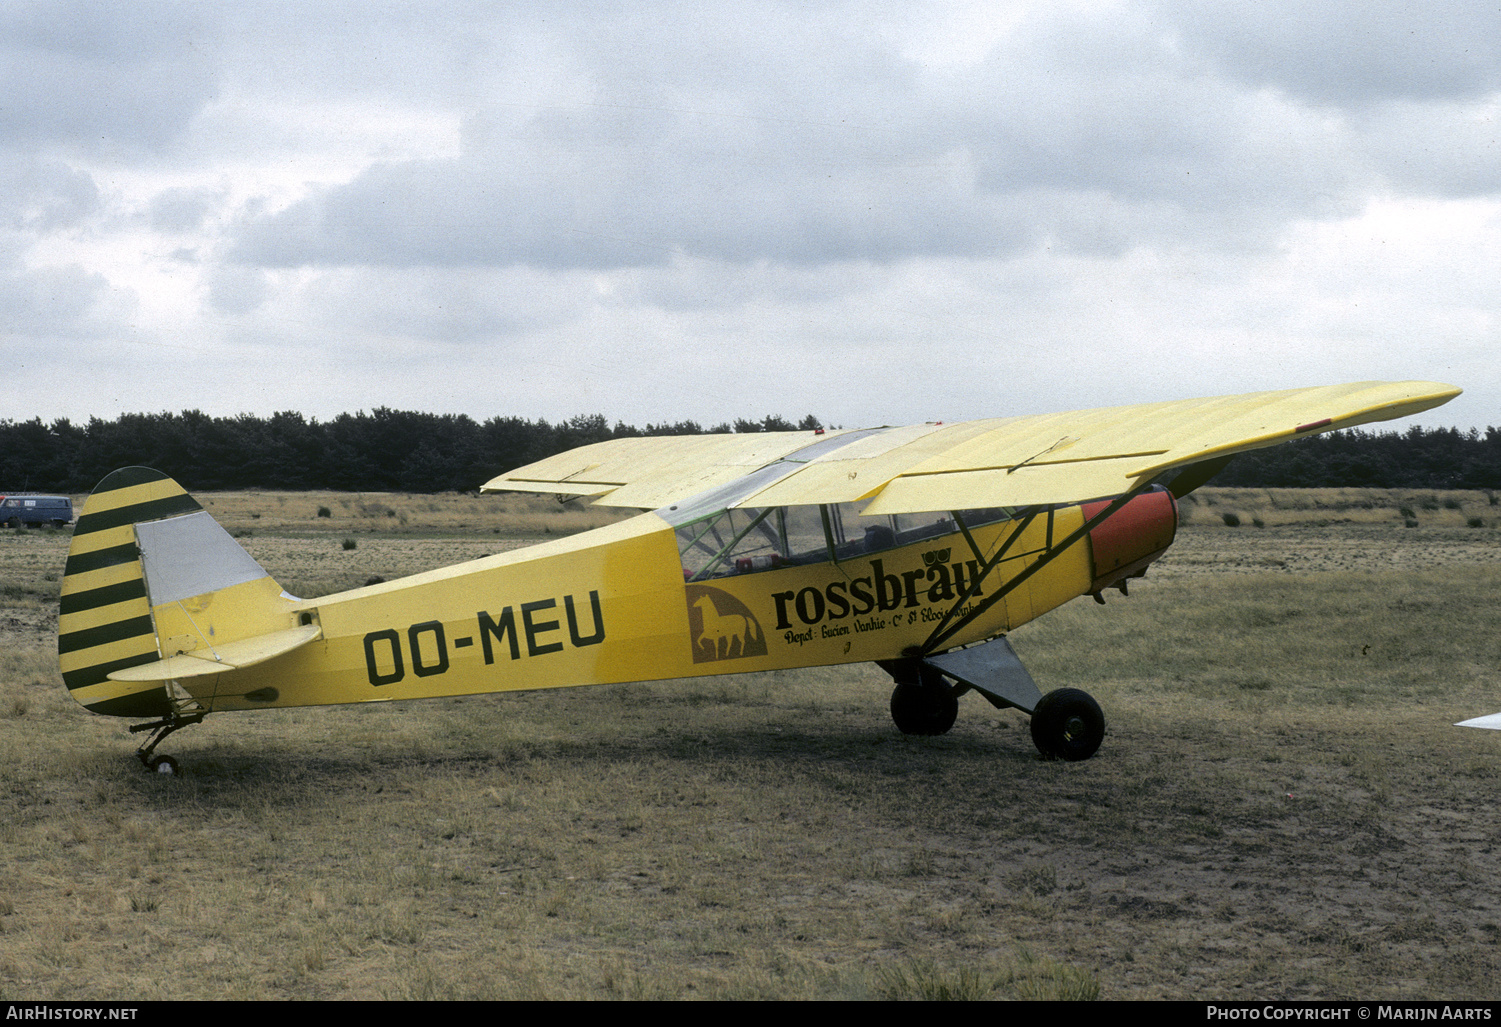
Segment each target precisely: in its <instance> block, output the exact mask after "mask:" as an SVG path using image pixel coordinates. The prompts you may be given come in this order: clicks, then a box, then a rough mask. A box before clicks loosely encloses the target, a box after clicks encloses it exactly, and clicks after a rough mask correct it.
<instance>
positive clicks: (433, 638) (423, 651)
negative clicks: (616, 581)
mask: <svg viewBox="0 0 1501 1027" xmlns="http://www.w3.org/2000/svg"><path fill="white" fill-rule="evenodd" d="M518 609H519V613H518ZM557 609H558V600H556V599H538V600H536V601H534V602H530V603H522V604H521V605H520V606H519V607H516V606H505V607H502V608H501V609H500V612H499V613H498V614H494V615H492V614H491V613H490V611H488V610H481V611H479V612H478V613H477V614H475V619H474V623H475V625H476V627H477V631H476V632H475V633H476V634H478V635H479V642H480V652H481V654H482V655H483V656H484V661H485V665H486V666H488V665H490V664H492V663H494V662H495V660H496V658H497V654H498V653H505V654H508V655H509V656H510V658H511V659H513V660H519V659H521V657H522V655H523V647H522V639H525V655H527V656H547V655H549V654H551V653H560V652H562V651H563V650H564V649H565V648H569V647H571V648H574V649H581V648H583V647H584V646H590V645H598V644H599V643H601V642H603V641H604V640H605V619H604V615H603V613H602V612H601V610H600V606H599V593H598V592H593V591H591V592H590V593H589V609H588V610H587V611H582V610H580V609H579V607H578V605H576V604H575V602H574V598H573V596H571V595H566V596H564V597H563V602H562V617H561V618H560V617H559V616H558V614H557V613H555V612H554V611H556V610H557ZM565 622H566V624H567V635H566V641H565V635H564V624H565ZM586 632H587V633H586ZM405 635H406V638H405V645H403V639H402V632H400V631H398V630H397V629H395V628H385V629H384V630H381V631H371V632H369V633H367V634H366V635H365V671H366V674H367V676H368V677H369V680H370V684H372V685H375V686H377V687H379V686H381V685H394V684H396V683H397V682H398V681H401V680H403V679H404V678H405V677H406V674H407V667H408V665H410V667H411V669H412V671H413V672H414V673H415V674H416V675H417V676H418V677H432V676H434V675H437V674H443V673H445V672H446V671H447V670H448V668H449V658H448V648H449V647H448V640H447V633H446V631H445V630H444V627H443V622H442V621H436V620H430V621H421V622H419V623H417V624H413V625H411V626H410V627H408V628H407V629H406V632H405ZM473 645H474V635H463V636H461V637H459V638H455V639H454V640H453V648H455V649H466V648H470V647H472V646H473Z"/></svg>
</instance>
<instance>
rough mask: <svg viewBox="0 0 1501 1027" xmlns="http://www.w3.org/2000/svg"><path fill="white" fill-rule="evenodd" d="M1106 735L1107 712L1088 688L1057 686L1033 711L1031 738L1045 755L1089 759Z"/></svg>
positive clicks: (1058, 757)
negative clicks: (1102, 709)
mask: <svg viewBox="0 0 1501 1027" xmlns="http://www.w3.org/2000/svg"><path fill="white" fill-rule="evenodd" d="M1104 739H1105V714H1104V713H1103V712H1101V710H1100V704H1099V703H1097V702H1095V701H1094V699H1093V698H1092V697H1091V696H1090V694H1089V693H1088V692H1085V691H1081V690H1080V689H1077V688H1058V689H1054V690H1053V691H1051V692H1049V693H1048V694H1047V695H1045V696H1043V697H1042V701H1041V702H1039V703H1038V704H1037V708H1036V709H1034V710H1033V711H1032V742H1033V744H1034V745H1036V746H1037V751H1038V752H1040V753H1042V754H1043V755H1044V756H1051V757H1054V758H1056V759H1064V760H1087V759H1089V757H1091V756H1093V755H1094V754H1095V751H1096V750H1097V749H1099V747H1100V742H1102V741H1104Z"/></svg>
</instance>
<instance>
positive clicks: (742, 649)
mask: <svg viewBox="0 0 1501 1027" xmlns="http://www.w3.org/2000/svg"><path fill="white" fill-rule="evenodd" d="M686 589H687V601H688V634H689V637H690V638H691V639H692V640H693V643H692V644H693V662H694V663H710V662H713V661H716V660H738V659H740V658H742V657H745V656H765V655H766V633H765V632H763V631H762V630H761V622H760V621H758V620H756V615H755V614H753V613H751V611H750V608H749V607H748V606H746V605H745V604H744V603H742V602H741V601H740V600H738V599H736V598H735V597H734V596H732V595H730V594H729V593H728V592H724V591H721V590H720V589H717V588H710V587H709V586H708V585H688V586H686Z"/></svg>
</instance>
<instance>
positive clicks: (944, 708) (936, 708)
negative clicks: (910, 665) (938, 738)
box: [891, 674, 959, 735]
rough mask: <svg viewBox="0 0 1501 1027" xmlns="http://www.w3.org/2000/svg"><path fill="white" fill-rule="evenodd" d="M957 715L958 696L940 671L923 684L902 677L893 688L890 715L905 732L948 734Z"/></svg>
mask: <svg viewBox="0 0 1501 1027" xmlns="http://www.w3.org/2000/svg"><path fill="white" fill-rule="evenodd" d="M923 676H924V677H928V675H926V674H925V675H923ZM958 717H959V697H958V696H957V695H955V694H954V690H953V689H952V688H950V687H949V686H948V683H947V682H945V681H944V680H943V679H942V678H941V677H938V676H937V675H933V676H932V677H931V678H930V679H929V680H928V681H926V682H924V683H922V684H918V683H917V682H914V681H899V682H897V686H896V688H895V689H893V690H892V692H891V719H892V720H894V721H896V726H897V729H898V730H899V731H901V733H902V734H904V735H942V734H947V733H948V730H949V728H951V727H953V726H954V721H955V720H957V719H958Z"/></svg>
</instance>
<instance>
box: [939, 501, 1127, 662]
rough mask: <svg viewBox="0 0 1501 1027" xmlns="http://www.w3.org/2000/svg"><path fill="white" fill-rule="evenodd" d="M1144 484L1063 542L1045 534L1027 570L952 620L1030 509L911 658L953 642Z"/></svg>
mask: <svg viewBox="0 0 1501 1027" xmlns="http://www.w3.org/2000/svg"><path fill="white" fill-rule="evenodd" d="M1148 484H1150V483H1146V484H1142V485H1139V486H1137V487H1136V488H1134V489H1132V490H1131V491H1130V492H1127V493H1125V494H1124V495H1120V496H1117V497H1116V498H1115V499H1113V500H1111V502H1110V505H1109V506H1107V507H1105V508H1104V509H1103V510H1101V511H1100V512H1099V513H1097V514H1095V515H1094V516H1093V517H1091V518H1090V519H1089V520H1087V521H1085V522H1084V524H1083V525H1082V526H1081V527H1080V528H1079V529H1078V530H1076V531H1073V532H1071V533H1070V534H1069V536H1068V537H1067V538H1065V539H1064V540H1063V541H1062V542H1060V543H1058V544H1057V545H1053V544H1052V541H1053V540H1052V532H1051V531H1050V532H1049V533H1048V536H1049V537H1048V543H1049V545H1048V548H1047V549H1046V550H1045V551H1044V552H1043V554H1042V556H1040V557H1038V558H1037V560H1036V561H1034V562H1033V563H1032V565H1031V566H1030V567H1027V568H1026V569H1024V570H1022V571H1020V572H1018V573H1017V574H1016V576H1015V577H1013V578H1012V579H1011V580H1010V581H1007V582H1006V583H1005V584H1004V585H1002V586H1001V587H1000V588H999V589H997V590H996V591H995V592H992V593H991V594H990V595H988V596H986V597H985V598H984V599H983V600H982V601H981V602H980V603H979V604H978V605H976V606H975V607H973V608H972V609H971V610H970V611H969V612H968V613H965V614H963V615H962V616H959V617H958V619H957V620H956V619H955V615H956V614H958V613H959V611H960V610H961V609H962V608H963V607H964V604H965V603H967V602H969V601H970V600H971V599H973V598H974V597H975V596H976V595H978V594H979V593H980V586H981V585H982V584H983V583H984V581H985V579H986V577H988V576H989V574H990V572H991V571H992V570H994V569H995V568H996V567H998V566H1000V563H1001V558H1002V557H1004V556H1005V555H1006V551H1007V550H1008V549H1010V548H1011V544H1012V543H1013V542H1015V541H1016V540H1017V539H1019V538H1021V536H1022V532H1024V531H1026V530H1027V527H1028V525H1030V524H1031V523H1032V521H1033V520H1034V519H1036V517H1037V515H1038V514H1039V513H1040V512H1041V511H1040V510H1038V509H1037V508H1035V507H1034V508H1033V509H1032V510H1031V511H1030V512H1028V514H1027V516H1026V517H1025V518H1023V520H1022V522H1021V523H1020V524H1018V525H1017V527H1016V530H1015V531H1013V532H1012V533H1011V535H1010V537H1009V538H1007V539H1006V542H1005V544H1004V545H1002V546H1001V548H1000V551H999V552H997V553H996V554H995V556H994V557H992V558H991V559H990V560H989V561H987V562H986V563H985V564H984V566H982V567H981V568H980V573H979V574H976V575H975V580H974V581H972V582H970V585H969V588H967V589H965V591H964V595H962V596H960V597H959V599H958V600H957V601H956V602H955V603H954V605H953V606H951V607H950V608H949V610H948V612H947V613H945V614H944V615H943V618H942V619H941V620H940V621H939V622H938V624H937V625H936V626H935V627H934V628H933V632H932V634H930V635H928V637H927V640H926V641H924V642H923V644H922V645H921V646H919V647H918V652H917V653H916V654H915V655H918V656H927V655H929V654H931V653H934V652H937V651H939V650H940V649H942V648H943V644H944V643H945V642H947V641H948V640H949V639H951V638H953V637H954V636H955V635H957V634H958V633H959V632H961V631H963V630H964V628H965V627H966V626H967V625H969V624H970V623H971V622H972V621H974V620H975V619H976V618H977V617H979V616H981V615H982V614H984V613H985V611H986V610H989V609H990V608H991V607H992V606H994V605H995V604H996V603H998V602H1000V601H1001V600H1002V599H1004V598H1005V597H1006V596H1007V595H1008V594H1009V593H1011V592H1012V591H1014V590H1015V589H1016V588H1017V586H1019V585H1021V584H1022V583H1023V582H1025V581H1027V579H1029V578H1031V577H1032V575H1034V574H1036V573H1037V572H1038V571H1040V570H1042V569H1043V568H1044V567H1046V566H1047V565H1048V564H1050V563H1052V562H1053V561H1054V560H1055V559H1057V558H1058V557H1059V556H1060V555H1061V554H1062V553H1063V552H1064V551H1065V550H1066V549H1068V548H1069V547H1070V546H1072V545H1073V544H1074V543H1075V542H1078V541H1079V540H1080V539H1081V538H1083V537H1084V536H1085V535H1087V534H1089V533H1090V532H1091V531H1093V530H1094V529H1095V528H1096V527H1098V526H1099V525H1100V524H1101V523H1102V522H1103V521H1104V520H1105V519H1106V518H1107V517H1110V516H1111V515H1112V514H1114V513H1115V512H1116V511H1117V510H1119V509H1120V508H1121V507H1123V506H1125V505H1126V504H1127V503H1129V502H1130V501H1131V500H1132V499H1135V498H1136V496H1137V495H1139V494H1140V493H1141V492H1142V491H1143V490H1145V489H1146V488H1147V487H1148ZM1048 515H1049V517H1050V518H1051V516H1052V508H1051V507H1049V508H1048ZM955 517H956V518H958V514H957V513H956V514H955ZM959 526H960V527H961V528H963V527H964V521H963V519H962V518H961V519H959ZM964 534H965V537H966V538H968V537H969V531H968V529H965V532H964ZM970 545H971V546H973V545H974V540H973V539H970ZM950 621H953V623H950Z"/></svg>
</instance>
